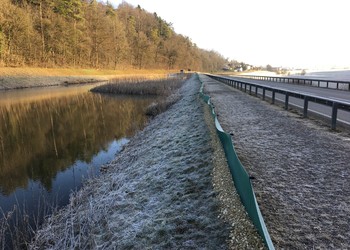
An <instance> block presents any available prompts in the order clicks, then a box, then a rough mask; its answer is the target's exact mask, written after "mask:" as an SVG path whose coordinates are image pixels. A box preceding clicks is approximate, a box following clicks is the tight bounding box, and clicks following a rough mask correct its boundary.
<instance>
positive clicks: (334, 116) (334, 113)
mask: <svg viewBox="0 0 350 250" xmlns="http://www.w3.org/2000/svg"><path fill="white" fill-rule="evenodd" d="M337 114H338V103H336V102H333V106H332V129H333V130H335V128H336V126H337Z"/></svg>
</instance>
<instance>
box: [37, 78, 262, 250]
mask: <svg viewBox="0 0 350 250" xmlns="http://www.w3.org/2000/svg"><path fill="white" fill-rule="evenodd" d="M199 87H200V86H199V81H198V80H195V77H192V78H191V79H190V80H188V81H187V82H186V83H185V84H184V86H183V87H182V88H181V90H180V95H181V99H180V100H179V101H178V102H177V103H176V104H174V105H173V106H172V107H171V108H170V109H169V110H168V111H167V112H165V113H163V114H160V115H159V116H157V117H156V118H155V119H154V120H152V121H151V122H150V124H149V125H148V126H147V127H146V128H145V129H144V130H143V131H141V132H139V133H138V134H137V135H136V136H135V137H134V138H132V139H131V141H130V142H129V143H128V145H127V146H126V147H125V148H124V150H123V151H122V152H121V153H119V154H118V156H117V157H116V159H115V160H114V161H112V162H111V163H110V164H109V165H108V166H106V167H105V168H104V169H106V173H105V174H103V175H102V176H100V177H99V178H98V179H94V180H91V181H89V182H88V183H87V184H86V185H85V186H84V187H83V189H82V190H80V191H79V192H78V193H76V194H75V195H74V196H73V197H72V198H71V202H70V204H69V206H67V207H66V208H65V209H63V210H61V211H59V212H58V213H57V214H56V215H54V216H52V217H51V218H49V220H48V221H47V223H46V224H45V225H44V227H43V228H42V229H41V230H40V231H39V232H38V233H37V234H36V237H35V242H33V244H32V245H31V248H32V249H47V248H50V249H67V248H69V249H73V248H74V249H96V248H98V249H228V248H232V249H261V248H263V245H262V242H261V239H260V238H259V237H258V236H257V233H256V231H255V230H254V228H253V226H252V225H251V223H250V221H249V220H247V215H246V213H245V211H244V209H243V208H242V205H241V204H240V203H239V198H238V196H237V194H236V193H235V192H234V190H233V186H232V181H230V180H229V179H227V178H228V176H230V175H229V173H228V171H227V170H228V168H227V165H225V164H226V161H225V159H224V158H223V151H222V149H220V144H219V141H218V138H217V136H216V134H215V131H214V130H213V126H209V127H208V126H207V124H206V122H208V120H211V119H208V117H210V114H209V113H208V110H205V108H207V107H206V106H205V105H206V104H204V102H203V101H202V100H200V97H199V95H198V91H199ZM209 123H211V124H213V121H212V120H211V121H210V122H209ZM220 150H221V151H220ZM225 166H226V168H225Z"/></svg>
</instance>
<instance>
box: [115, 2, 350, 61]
mask: <svg viewBox="0 0 350 250" xmlns="http://www.w3.org/2000/svg"><path fill="white" fill-rule="evenodd" d="M109 2H110V3H112V4H113V5H114V6H115V7H117V6H118V5H119V4H120V3H121V2H122V0H109ZM126 2H127V3H129V4H132V5H134V6H137V5H140V6H141V8H143V9H145V10H146V11H148V12H151V13H154V12H156V13H157V14H158V16H160V17H161V18H163V19H164V20H166V21H167V22H171V23H172V24H173V28H174V30H175V32H176V33H178V34H182V35H184V36H188V37H189V38H191V40H192V42H193V43H195V44H197V46H198V47H200V48H203V49H206V50H215V51H217V52H219V53H220V54H222V55H223V56H224V57H225V58H229V59H230V60H238V61H243V62H245V63H248V64H252V65H255V66H266V65H267V64H270V65H272V66H274V67H294V68H332V67H338V68H339V67H350V32H349V30H350V29H349V26H350V14H349V9H350V8H349V6H350V2H349V1H348V0H327V1H326V0H215V1H208V0H203V1H199V0H126Z"/></svg>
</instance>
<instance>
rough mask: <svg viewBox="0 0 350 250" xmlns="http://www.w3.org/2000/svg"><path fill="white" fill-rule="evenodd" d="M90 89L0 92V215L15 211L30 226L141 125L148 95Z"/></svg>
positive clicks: (96, 169)
mask: <svg viewBox="0 0 350 250" xmlns="http://www.w3.org/2000/svg"><path fill="white" fill-rule="evenodd" d="M89 88H91V86H83V87H55V88H44V89H30V90H18V91H9V92H0V219H1V218H2V216H3V215H4V216H6V215H8V214H9V212H10V211H15V213H16V214H22V215H23V214H27V215H28V216H29V217H30V220H31V223H32V224H33V223H34V222H35V221H34V220H38V221H40V220H41V219H42V216H44V215H47V214H48V213H50V212H51V211H52V208H53V207H61V206H63V205H66V204H67V203H68V201H69V195H70V194H71V192H72V191H74V190H77V189H79V188H80V187H81V185H82V182H83V180H84V179H85V178H89V177H91V176H96V175H98V174H99V172H100V171H99V168H100V166H101V165H102V164H104V163H106V162H108V161H110V160H112V159H113V158H114V157H115V154H116V153H117V152H119V151H120V150H121V149H122V147H123V145H125V144H126V143H127V142H128V138H130V137H131V136H132V135H133V134H134V133H135V132H136V131H137V130H139V129H141V128H143V126H144V125H145V123H146V122H147V117H146V116H145V115H144V109H145V107H147V106H148V105H149V104H150V103H151V102H152V101H153V99H152V98H135V97H127V96H110V95H100V94H94V93H91V92H88V89H89ZM18 211H19V212H18ZM35 223H36V224H37V222H35ZM0 226H1V225H0ZM0 229H1V228H0ZM0 238H1V236H0ZM0 241H1V239H0Z"/></svg>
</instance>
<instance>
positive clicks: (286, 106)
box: [284, 93, 289, 110]
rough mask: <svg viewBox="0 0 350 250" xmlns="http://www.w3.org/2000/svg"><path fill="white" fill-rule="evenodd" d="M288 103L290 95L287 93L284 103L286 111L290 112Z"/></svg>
mask: <svg viewBox="0 0 350 250" xmlns="http://www.w3.org/2000/svg"><path fill="white" fill-rule="evenodd" d="M288 101H289V94H288V93H286V99H285V102H284V109H286V110H288Z"/></svg>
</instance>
